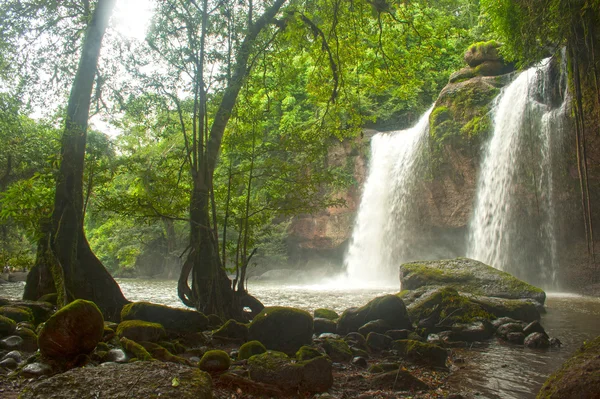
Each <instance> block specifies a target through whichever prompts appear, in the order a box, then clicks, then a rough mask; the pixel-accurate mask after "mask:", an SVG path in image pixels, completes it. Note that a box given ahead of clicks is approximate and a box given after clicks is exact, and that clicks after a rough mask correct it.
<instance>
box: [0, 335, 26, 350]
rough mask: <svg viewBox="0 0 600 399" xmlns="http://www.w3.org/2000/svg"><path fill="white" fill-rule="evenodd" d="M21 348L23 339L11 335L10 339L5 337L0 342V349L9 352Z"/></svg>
mask: <svg viewBox="0 0 600 399" xmlns="http://www.w3.org/2000/svg"><path fill="white" fill-rule="evenodd" d="M22 346H23V338H21V337H19V336H18V335H11V336H10V337H6V338H4V339H3V340H1V341H0V348H2V349H6V350H9V351H12V350H16V349H22Z"/></svg>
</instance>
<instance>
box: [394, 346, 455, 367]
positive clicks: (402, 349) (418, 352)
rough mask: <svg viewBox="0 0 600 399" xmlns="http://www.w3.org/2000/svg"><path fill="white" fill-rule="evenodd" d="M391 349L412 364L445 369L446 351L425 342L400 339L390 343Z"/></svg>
mask: <svg viewBox="0 0 600 399" xmlns="http://www.w3.org/2000/svg"><path fill="white" fill-rule="evenodd" d="M392 348H393V349H394V350H397V351H398V354H399V355H400V356H402V357H404V358H406V359H408V360H410V361H412V362H414V363H420V364H425V365H429V366H433V367H445V366H446V359H447V358H448V352H447V351H446V349H444V348H442V347H440V346H438V345H433V344H428V343H425V342H419V341H414V340H410V339H401V340H398V341H394V342H393V343H392Z"/></svg>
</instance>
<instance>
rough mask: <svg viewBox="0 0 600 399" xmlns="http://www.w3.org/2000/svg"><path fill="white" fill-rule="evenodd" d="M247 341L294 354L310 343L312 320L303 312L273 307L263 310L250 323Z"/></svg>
mask: <svg viewBox="0 0 600 399" xmlns="http://www.w3.org/2000/svg"><path fill="white" fill-rule="evenodd" d="M248 331H249V334H248V336H249V339H250V340H257V341H260V342H262V344H263V345H265V347H266V348H267V349H273V350H276V351H282V352H285V353H289V354H295V353H296V351H297V350H298V349H300V347H301V346H302V345H308V344H310V343H311V342H312V334H313V319H312V317H311V316H310V314H309V313H308V312H306V311H304V310H300V309H294V308H288V307H282V306H273V307H267V308H265V309H263V310H262V311H261V312H260V313H259V314H258V315H256V316H255V317H254V319H253V320H252V323H250V327H249V329H248Z"/></svg>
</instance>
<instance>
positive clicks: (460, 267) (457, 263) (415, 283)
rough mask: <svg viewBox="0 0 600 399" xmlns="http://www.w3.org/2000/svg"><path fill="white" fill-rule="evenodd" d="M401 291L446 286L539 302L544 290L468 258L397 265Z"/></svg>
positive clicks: (542, 299)
mask: <svg viewBox="0 0 600 399" xmlns="http://www.w3.org/2000/svg"><path fill="white" fill-rule="evenodd" d="M400 284H401V286H402V289H403V290H414V289H417V288H420V287H425V286H450V287H453V288H455V289H456V290H458V291H461V292H466V293H470V294H473V295H479V296H487V297H498V298H506V299H533V300H535V301H537V302H539V303H540V304H541V305H543V304H544V301H545V300H546V293H545V292H544V291H543V290H542V289H540V288H537V287H534V286H533V285H531V284H528V283H526V282H524V281H521V280H519V279H518V278H516V277H514V276H512V275H511V274H509V273H506V272H503V271H501V270H498V269H494V268H493V267H491V266H488V265H486V264H484V263H481V262H479V261H476V260H474V259H468V258H456V259H446V260H434V261H420V262H411V263H404V264H403V265H401V266H400Z"/></svg>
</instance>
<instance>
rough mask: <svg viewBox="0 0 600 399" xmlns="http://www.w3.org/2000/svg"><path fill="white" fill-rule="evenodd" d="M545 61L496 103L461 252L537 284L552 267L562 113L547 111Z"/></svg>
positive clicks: (547, 280) (548, 280)
mask: <svg viewBox="0 0 600 399" xmlns="http://www.w3.org/2000/svg"><path fill="white" fill-rule="evenodd" d="M549 64H550V61H549V59H547V60H544V61H543V62H542V63H540V64H539V65H538V66H536V67H533V68H530V69H528V70H527V71H525V72H523V73H521V74H520V75H519V76H518V77H517V78H516V79H515V80H514V81H513V82H512V83H511V84H510V85H509V86H508V87H506V88H505V89H504V91H503V92H502V93H501V95H500V96H499V98H498V99H497V103H496V106H495V109H494V132H493V135H492V137H491V139H490V140H489V142H488V144H487V147H486V149H485V151H484V153H483V157H482V166H481V170H480V174H479V179H478V185H477V198H476V203H475V209H474V213H473V216H472V218H471V222H470V228H469V231H470V233H469V237H468V249H467V256H468V257H470V258H474V259H477V260H479V261H482V262H484V263H487V264H489V265H492V266H494V267H496V268H498V269H501V270H505V271H508V272H510V273H512V274H514V275H516V276H517V277H519V278H522V279H526V280H528V281H530V282H532V283H537V284H544V285H549V284H550V285H552V284H553V283H554V281H555V273H556V268H557V239H556V234H555V233H556V232H555V222H556V220H555V219H556V212H555V191H556V190H555V188H554V185H555V179H554V177H553V169H554V161H553V157H555V155H556V154H557V151H559V150H560V149H561V148H560V147H561V144H562V141H563V140H562V135H561V134H560V133H561V131H562V126H561V125H562V120H563V117H564V111H565V102H564V101H563V104H562V105H561V106H560V108H557V109H552V101H551V100H550V99H549V95H548V93H547V92H549V90H548V89H547V86H548V85H547V81H548V75H549V72H548V71H549V68H550V67H549Z"/></svg>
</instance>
